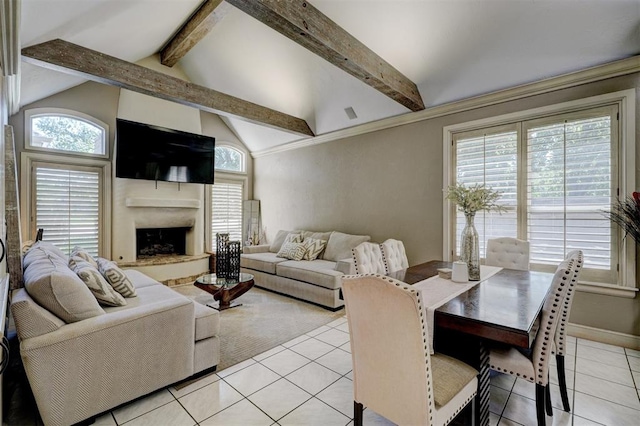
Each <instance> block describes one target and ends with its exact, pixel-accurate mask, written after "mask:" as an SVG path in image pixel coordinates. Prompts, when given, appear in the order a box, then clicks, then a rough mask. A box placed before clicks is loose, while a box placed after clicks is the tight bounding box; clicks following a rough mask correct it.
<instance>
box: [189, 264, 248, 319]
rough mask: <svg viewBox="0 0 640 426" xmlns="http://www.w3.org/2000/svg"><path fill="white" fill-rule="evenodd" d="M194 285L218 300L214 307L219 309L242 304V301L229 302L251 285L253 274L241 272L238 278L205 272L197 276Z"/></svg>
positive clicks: (222, 309)
mask: <svg viewBox="0 0 640 426" xmlns="http://www.w3.org/2000/svg"><path fill="white" fill-rule="evenodd" d="M193 285H195V286H196V287H198V288H199V289H202V290H204V291H206V292H207V293H209V294H212V295H213V299H214V300H217V301H219V302H220V305H219V306H218V307H217V308H215V307H213V306H212V308H215V309H217V310H219V311H224V310H225V309H229V308H235V307H237V306H242V303H233V304H232V303H231V302H232V301H233V300H235V299H237V298H238V297H240V296H242V295H243V294H245V293H246V292H247V291H249V289H250V288H251V287H253V275H251V274H244V273H241V274H240V276H239V277H238V279H233V278H218V277H217V276H216V274H206V275H203V276H201V277H199V278H198V279H197V280H196V281H195V282H194V283H193Z"/></svg>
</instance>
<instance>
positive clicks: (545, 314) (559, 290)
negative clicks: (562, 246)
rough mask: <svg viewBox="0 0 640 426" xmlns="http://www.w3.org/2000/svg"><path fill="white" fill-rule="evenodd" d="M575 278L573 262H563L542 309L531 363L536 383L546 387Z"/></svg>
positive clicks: (557, 270)
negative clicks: (564, 310) (556, 339)
mask: <svg viewBox="0 0 640 426" xmlns="http://www.w3.org/2000/svg"><path fill="white" fill-rule="evenodd" d="M572 278H573V260H569V261H563V262H562V263H560V265H559V266H558V268H557V269H556V273H555V274H554V276H553V282H552V284H551V290H549V294H548V295H547V299H546V301H545V302H544V306H543V307H542V315H541V318H540V328H539V329H538V333H537V335H536V339H535V342H534V343H533V352H532V357H531V361H532V362H533V368H534V371H535V374H536V377H534V380H535V382H536V383H538V384H540V385H543V386H546V385H547V384H548V382H549V361H550V360H551V350H552V345H553V341H554V338H555V335H556V329H557V327H558V323H559V320H560V316H561V315H562V309H563V305H564V300H565V297H566V295H567V290H568V288H569V285H570V283H571V280H572Z"/></svg>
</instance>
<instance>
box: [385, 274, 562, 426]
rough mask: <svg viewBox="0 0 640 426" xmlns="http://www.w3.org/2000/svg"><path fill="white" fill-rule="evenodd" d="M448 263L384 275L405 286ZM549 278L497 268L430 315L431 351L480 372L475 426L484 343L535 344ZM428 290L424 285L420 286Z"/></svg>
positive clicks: (484, 411)
mask: <svg viewBox="0 0 640 426" xmlns="http://www.w3.org/2000/svg"><path fill="white" fill-rule="evenodd" d="M450 267H451V263H450V262H443V261H430V262H426V263H422V264H419V265H415V266H411V267H410V268H408V269H404V270H401V271H398V272H395V273H391V274H389V276H390V277H391V278H395V279H397V280H399V281H403V282H405V283H407V284H416V283H418V282H420V281H423V280H425V279H427V278H430V277H433V276H435V275H438V271H437V270H438V268H450ZM552 281H553V274H550V273H544V272H534V271H517V270H512V269H502V270H500V271H499V272H498V273H496V274H495V275H493V276H491V277H489V278H488V279H486V280H484V281H481V282H480V283H479V284H478V285H476V286H475V287H473V288H471V289H469V290H467V291H466V292H464V293H462V294H460V295H459V296H457V297H455V298H453V299H451V300H450V301H448V302H446V303H444V304H443V305H442V306H440V307H439V308H437V309H436V311H435V315H434V347H435V350H436V351H438V352H444V353H450V354H452V355H454V356H457V357H460V358H463V359H464V360H465V361H467V362H469V363H470V364H472V365H474V366H475V367H476V368H477V369H478V371H479V372H480V374H479V376H478V396H477V397H476V412H475V413H474V414H475V416H476V420H477V421H476V424H479V425H481V426H487V425H489V403H490V380H489V350H488V344H487V343H488V342H500V343H506V344H510V345H513V346H517V347H520V348H523V349H529V348H530V347H531V345H532V343H533V340H534V339H535V336H536V333H537V328H538V322H539V317H540V313H541V311H542V306H543V305H544V302H545V300H546V298H547V294H548V293H549V290H550V289H551V284H552ZM423 291H428V286H427V287H423Z"/></svg>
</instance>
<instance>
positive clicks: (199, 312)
mask: <svg viewBox="0 0 640 426" xmlns="http://www.w3.org/2000/svg"><path fill="white" fill-rule="evenodd" d="M195 308H196V340H195V341H196V342H197V341H198V340H202V339H208V338H209V337H213V336H217V335H218V334H220V313H219V312H218V311H216V310H215V309H213V308H210V307H208V306H204V305H201V304H200V303H195Z"/></svg>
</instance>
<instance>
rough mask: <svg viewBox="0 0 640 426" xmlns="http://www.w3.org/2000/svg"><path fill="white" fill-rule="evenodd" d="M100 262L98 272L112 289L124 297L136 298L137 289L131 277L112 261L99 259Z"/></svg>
mask: <svg viewBox="0 0 640 426" xmlns="http://www.w3.org/2000/svg"><path fill="white" fill-rule="evenodd" d="M97 261H98V271H100V273H101V274H102V276H103V277H104V278H105V279H106V280H107V282H108V283H109V284H111V287H113V288H114V289H115V291H117V292H118V293H120V294H121V295H122V296H123V297H136V296H137V294H136V288H135V287H134V286H133V284H132V283H131V280H129V277H127V275H126V274H125V273H124V271H123V270H122V269H120V268H118V267H117V266H116V264H115V263H113V262H112V261H110V260H107V259H104V258H102V257H99V258H98V259H97Z"/></svg>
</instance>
